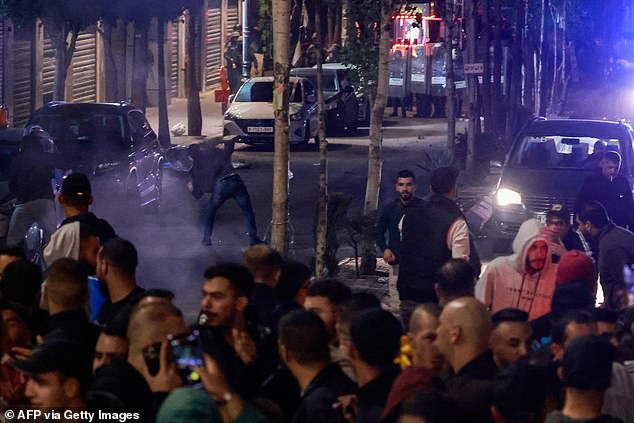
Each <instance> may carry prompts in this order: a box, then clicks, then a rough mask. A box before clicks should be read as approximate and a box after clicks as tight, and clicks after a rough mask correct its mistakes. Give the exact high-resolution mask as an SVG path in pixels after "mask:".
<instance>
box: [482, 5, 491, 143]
mask: <svg viewBox="0 0 634 423" xmlns="http://www.w3.org/2000/svg"><path fill="white" fill-rule="evenodd" d="M481 1H482V8H483V12H482V38H481V42H482V44H481V45H482V48H481V51H482V54H483V55H484V59H483V60H484V61H483V63H484V74H483V75H482V114H483V115H484V128H485V132H490V131H491V128H492V127H493V112H492V107H493V98H492V96H491V71H492V69H491V50H490V48H489V47H490V46H491V24H490V22H489V0H481Z"/></svg>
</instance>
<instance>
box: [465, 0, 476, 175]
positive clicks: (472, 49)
mask: <svg viewBox="0 0 634 423" xmlns="http://www.w3.org/2000/svg"><path fill="white" fill-rule="evenodd" d="M474 3H475V0H465V18H466V19H467V62H468V63H476V59H477V58H476V42H477V38H476V11H475V4H474ZM466 77H467V90H468V91H467V96H468V101H469V123H468V127H467V164H466V171H467V174H470V175H473V173H474V171H475V157H474V152H475V139H476V135H477V132H478V121H479V120H480V113H479V109H478V77H477V75H466Z"/></svg>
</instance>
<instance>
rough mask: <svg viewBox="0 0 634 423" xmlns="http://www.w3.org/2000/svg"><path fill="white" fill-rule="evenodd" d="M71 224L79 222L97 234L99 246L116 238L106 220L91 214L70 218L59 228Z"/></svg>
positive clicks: (63, 221)
mask: <svg viewBox="0 0 634 423" xmlns="http://www.w3.org/2000/svg"><path fill="white" fill-rule="evenodd" d="M71 222H79V223H81V224H84V225H88V226H90V227H91V228H92V230H94V231H95V233H96V234H97V238H99V244H101V245H103V244H105V243H106V241H109V240H111V239H112V238H117V233H116V232H115V231H114V228H113V227H112V226H111V225H110V223H108V221H107V220H104V219H100V218H98V217H97V216H95V215H94V213H92V212H88V213H84V214H78V215H77V216H71V217H69V218H66V219H64V220H62V223H60V224H59V226H63V225H65V224H67V223H71Z"/></svg>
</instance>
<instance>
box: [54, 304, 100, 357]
mask: <svg viewBox="0 0 634 423" xmlns="http://www.w3.org/2000/svg"><path fill="white" fill-rule="evenodd" d="M48 325H49V333H48V334H47V335H46V337H45V338H49V337H62V338H68V339H71V340H73V341H75V342H77V343H78V344H79V345H81V346H82V348H84V350H85V352H86V354H87V355H88V356H90V358H91V360H92V357H93V356H94V354H95V345H96V344H97V338H98V337H99V328H98V327H97V326H95V325H93V324H92V323H90V322H89V321H88V315H87V314H86V311H85V310H70V311H63V312H61V313H57V314H54V315H53V316H50V317H49V318H48Z"/></svg>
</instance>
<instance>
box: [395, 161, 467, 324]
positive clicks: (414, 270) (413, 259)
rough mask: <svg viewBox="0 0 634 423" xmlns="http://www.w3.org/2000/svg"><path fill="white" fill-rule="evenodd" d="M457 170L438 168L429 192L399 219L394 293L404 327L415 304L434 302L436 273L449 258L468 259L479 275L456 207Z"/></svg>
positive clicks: (465, 226)
mask: <svg viewBox="0 0 634 423" xmlns="http://www.w3.org/2000/svg"><path fill="white" fill-rule="evenodd" d="M457 181H458V169H456V168H455V167H441V168H438V169H436V170H434V172H433V173H432V175H431V181H430V185H431V191H432V194H431V195H430V196H429V197H425V199H424V201H423V202H421V204H420V205H419V206H417V207H416V208H415V209H413V210H411V211H410V212H409V213H408V214H407V215H406V216H405V217H404V218H403V227H402V233H403V236H402V239H401V255H400V259H399V263H400V269H399V277H398V284H397V286H398V292H399V296H400V298H401V307H400V308H401V318H402V321H403V324H407V322H408V321H409V316H410V314H411V312H412V310H413V309H414V307H416V304H419V303H425V302H438V297H437V296H436V292H435V291H434V284H435V282H436V279H437V272H438V270H439V269H440V267H441V266H442V265H443V264H444V263H445V262H446V261H447V260H449V259H450V258H462V259H465V260H469V261H470V262H471V264H472V265H473V267H474V269H475V270H476V271H475V273H476V275H479V273H480V272H479V267H480V266H479V260H478V259H477V254H476V252H475V248H474V245H473V242H472V240H471V237H470V235H469V228H468V226H467V221H466V219H465V217H464V215H463V214H462V212H461V211H460V208H459V207H458V206H457V205H456V202H455V201H456V198H457V195H458V187H457Z"/></svg>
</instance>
